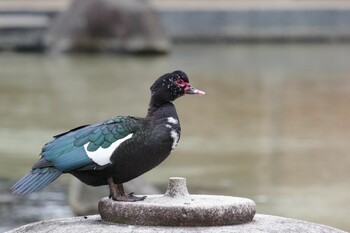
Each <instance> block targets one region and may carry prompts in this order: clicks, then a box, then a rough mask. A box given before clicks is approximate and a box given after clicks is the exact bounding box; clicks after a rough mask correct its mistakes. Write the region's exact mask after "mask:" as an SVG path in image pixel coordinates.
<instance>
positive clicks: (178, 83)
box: [175, 78, 186, 87]
mask: <svg viewBox="0 0 350 233" xmlns="http://www.w3.org/2000/svg"><path fill="white" fill-rule="evenodd" d="M175 83H176V84H177V85H179V86H180V87H183V86H185V85H186V83H185V81H184V80H182V79H181V78H177V79H176V80H175Z"/></svg>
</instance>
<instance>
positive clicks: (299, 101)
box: [0, 44, 350, 231]
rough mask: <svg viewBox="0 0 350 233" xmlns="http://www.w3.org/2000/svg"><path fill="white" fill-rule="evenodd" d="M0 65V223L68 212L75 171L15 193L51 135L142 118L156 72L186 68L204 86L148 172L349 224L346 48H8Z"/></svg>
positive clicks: (161, 182)
mask: <svg viewBox="0 0 350 233" xmlns="http://www.w3.org/2000/svg"><path fill="white" fill-rule="evenodd" d="M0 67H1V68H0V117H1V122H0V157H1V159H2V161H3V162H2V163H1V164H0V177H1V179H2V180H10V181H6V182H5V181H4V182H2V183H1V187H3V188H2V189H3V190H5V191H4V192H2V193H3V194H1V198H2V200H3V201H0V205H1V210H0V211H1V212H0V225H4V228H0V230H1V229H9V227H14V226H17V225H21V224H24V223H25V222H30V221H37V220H39V219H43V218H44V217H45V218H55V217H65V216H70V215H71V214H72V213H71V212H70V210H69V208H68V206H67V204H66V197H65V192H61V190H65V187H66V186H65V185H64V184H65V183H66V181H67V180H68V177H63V178H61V179H60V180H59V181H58V182H55V183H57V186H56V185H53V186H52V189H54V191H52V190H50V189H48V190H47V191H46V192H41V193H38V194H34V195H31V196H28V197H22V198H18V197H13V196H12V195H10V194H9V193H8V192H7V191H8V188H9V186H10V184H11V180H14V179H17V178H19V177H20V176H21V175H23V174H24V173H25V172H26V171H27V170H28V169H29V168H30V167H31V165H32V163H33V162H35V161H36V159H37V158H38V157H37V154H38V153H39V152H40V149H41V147H42V145H43V144H44V143H45V142H47V141H48V140H49V139H50V138H51V136H52V135H55V134H57V133H60V132H62V131H65V130H67V129H70V128H73V127H75V126H78V125H82V124H86V123H94V122H99V121H102V120H104V119H107V118H109V117H111V116H114V115H138V116H143V115H144V114H145V113H146V110H147V104H148V98H149V86H150V85H151V84H152V82H153V80H154V79H155V78H157V77H159V76H160V75H161V74H163V73H165V72H168V71H173V70H175V69H182V70H184V71H186V72H187V73H188V75H189V77H190V80H191V83H192V84H193V85H194V86H195V87H197V88H199V89H203V90H205V91H206V92H207V95H206V96H204V97H197V96H186V97H184V98H181V99H179V100H177V101H176V106H177V109H178V113H179V116H180V119H181V124H182V129H183V130H182V137H181V140H180V143H179V145H178V148H177V149H176V150H175V151H174V152H173V154H172V156H171V157H170V158H169V159H168V160H166V161H165V162H164V163H163V164H161V165H160V166H159V167H158V168H156V169H154V170H152V171H151V172H149V173H147V174H146V175H145V176H144V177H145V178H146V179H147V180H148V181H150V182H153V183H155V184H157V185H158V186H166V183H167V179H168V177H169V176H184V177H187V179H188V181H187V182H188V185H189V190H190V192H192V193H206V194H224V195H235V196H244V197H248V198H252V199H253V200H254V201H255V202H256V203H257V211H258V212H259V213H267V214H274V215H281V216H286V217H292V218H299V219H304V220H308V221H313V222H318V223H322V224H327V225H331V226H334V227H338V228H341V229H344V230H347V231H350V225H349V221H348V216H350V210H349V208H348V207H349V206H350V186H349V180H350V179H349V178H350V171H349V165H350V155H349V153H350V146H349V143H348V139H349V138H350V121H349V119H350V108H349V100H350V46H349V45H311V44H308V45H300V44H299V45H184V46H176V47H174V50H173V52H172V53H171V54H170V55H168V56H159V57H151V56H143V57H134V56H126V55H112V54H110V55H94V56H92V55H91V56H88V55H61V56H60V55H59V56H51V55H46V56H43V55H33V54H11V53H0ZM62 183H63V184H62ZM33 199H35V201H33ZM42 199H43V200H44V201H39V200H42ZM23 203H25V204H23ZM24 205H25V207H23V206H24ZM44 206H49V207H48V210H43V209H42V208H44ZM50 206H51V207H50ZM22 207H23V208H25V209H26V211H23V213H21V214H20V212H19V211H16V209H18V208H22ZM45 211H47V212H49V213H52V215H49V214H45V213H46V212H45ZM38 212H43V214H42V215H41V217H40V216H39V215H38V217H35V216H37V215H36V214H37V213H38ZM12 213H13V215H14V216H13V217H11V219H16V221H12V222H11V221H10V220H9V219H10V218H6V216H8V215H11V214H12ZM6 226H7V228H5V227H6Z"/></svg>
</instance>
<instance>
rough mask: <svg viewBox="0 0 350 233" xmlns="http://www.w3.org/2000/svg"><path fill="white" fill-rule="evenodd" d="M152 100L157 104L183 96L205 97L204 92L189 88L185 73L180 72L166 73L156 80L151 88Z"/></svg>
mask: <svg viewBox="0 0 350 233" xmlns="http://www.w3.org/2000/svg"><path fill="white" fill-rule="evenodd" d="M151 92H152V99H157V102H162V103H164V102H170V101H174V100H175V99H177V98H179V97H181V96H183V95H185V94H189V95H205V92H204V91H201V90H198V89H196V88H194V87H192V86H191V84H190V83H189V79H188V77H187V75H186V74H185V72H183V71H181V70H177V71H174V72H172V73H167V74H164V75H163V76H161V77H160V78H158V79H157V80H156V81H155V82H154V84H153V85H152V86H151Z"/></svg>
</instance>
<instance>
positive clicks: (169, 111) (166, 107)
mask: <svg viewBox="0 0 350 233" xmlns="http://www.w3.org/2000/svg"><path fill="white" fill-rule="evenodd" d="M152 116H157V117H169V116H172V117H176V118H177V113H176V109H175V106H174V104H173V103H172V102H170V101H167V102H164V103H161V102H157V101H153V99H151V102H150V104H149V107H148V112H147V117H152Z"/></svg>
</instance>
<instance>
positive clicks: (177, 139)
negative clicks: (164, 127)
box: [170, 130, 179, 150]
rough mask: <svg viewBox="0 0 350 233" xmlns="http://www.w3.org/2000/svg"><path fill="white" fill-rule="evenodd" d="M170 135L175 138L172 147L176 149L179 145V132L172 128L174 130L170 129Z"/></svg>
mask: <svg viewBox="0 0 350 233" xmlns="http://www.w3.org/2000/svg"><path fill="white" fill-rule="evenodd" d="M170 136H171V137H172V138H173V140H174V141H173V145H172V146H171V148H172V149H173V150H174V149H175V148H176V146H177V142H178V141H179V134H178V133H177V132H176V131H175V130H172V131H170Z"/></svg>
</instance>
